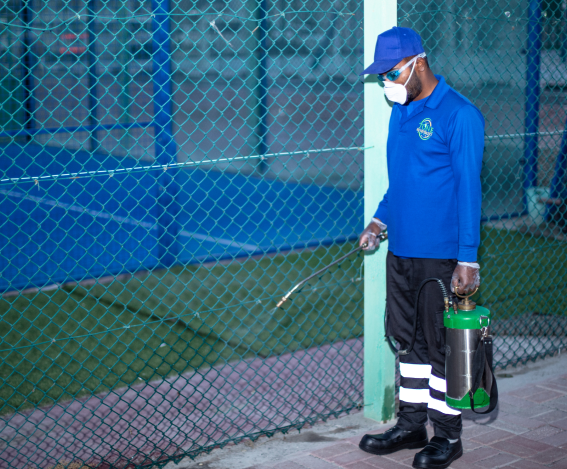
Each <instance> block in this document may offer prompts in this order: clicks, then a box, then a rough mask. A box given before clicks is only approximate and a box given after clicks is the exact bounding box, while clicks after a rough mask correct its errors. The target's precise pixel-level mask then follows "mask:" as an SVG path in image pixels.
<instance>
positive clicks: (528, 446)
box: [490, 436, 553, 458]
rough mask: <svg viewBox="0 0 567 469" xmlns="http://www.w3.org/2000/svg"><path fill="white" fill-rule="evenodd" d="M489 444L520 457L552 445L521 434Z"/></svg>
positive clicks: (538, 451)
mask: <svg viewBox="0 0 567 469" xmlns="http://www.w3.org/2000/svg"><path fill="white" fill-rule="evenodd" d="M490 446H492V447H493V448H495V449H497V450H499V451H504V452H506V453H511V454H514V455H516V456H520V457H522V458H525V457H528V456H533V455H534V454H536V453H540V452H542V451H545V450H547V449H551V448H553V446H551V445H546V444H545V443H542V442H541V441H534V440H529V439H528V438H523V437H522V436H515V437H514V438H509V439H507V440H503V441H499V442H497V443H493V444H491V445H490Z"/></svg>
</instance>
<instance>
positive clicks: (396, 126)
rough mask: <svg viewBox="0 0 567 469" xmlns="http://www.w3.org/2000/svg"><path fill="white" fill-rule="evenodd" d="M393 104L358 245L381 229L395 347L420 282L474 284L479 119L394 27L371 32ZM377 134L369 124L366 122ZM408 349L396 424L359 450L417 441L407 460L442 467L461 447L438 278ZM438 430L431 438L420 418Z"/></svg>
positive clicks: (408, 334) (411, 36)
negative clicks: (378, 189) (449, 394)
mask: <svg viewBox="0 0 567 469" xmlns="http://www.w3.org/2000/svg"><path fill="white" fill-rule="evenodd" d="M363 74H377V75H378V79H379V80H380V81H382V82H383V84H384V92H385V95H386V98H388V100H389V101H391V102H393V103H394V105H393V108H392V115H391V118H390V124H389V128H388V132H389V133H388V143H387V161H388V176H389V187H388V190H387V192H386V194H385V195H384V198H383V199H382V202H380V204H379V206H378V210H377V211H376V214H375V216H374V218H373V220H372V222H371V223H370V224H369V225H368V226H367V227H366V229H365V230H364V231H363V232H362V234H361V236H360V244H361V245H362V244H364V243H368V248H367V249H375V248H376V247H377V245H378V243H379V241H378V235H379V234H380V232H381V231H383V230H385V229H386V228H387V229H388V239H389V252H388V255H387V261H386V295H387V301H386V304H387V306H386V308H387V327H386V333H387V334H388V335H390V336H393V337H394V338H395V339H396V341H397V342H398V343H399V344H400V347H401V348H402V349H407V348H408V346H409V345H410V343H411V338H412V335H413V325H414V319H415V318H414V302H415V297H416V293H417V289H418V288H419V285H420V284H421V282H422V281H423V280H424V279H426V278H430V277H435V278H439V279H441V281H442V282H443V283H444V284H445V286H446V288H447V287H448V286H449V285H450V287H451V290H452V291H453V292H454V291H455V290H457V291H458V293H459V294H465V293H472V292H473V291H474V290H475V289H476V288H478V286H479V284H480V276H479V266H478V264H477V263H476V260H477V249H478V246H479V243H480V210H481V184H480V170H481V165H482V154H483V149H484V119H483V117H482V115H481V113H480V111H479V110H478V109H477V108H476V107H475V106H474V105H473V104H472V103H471V102H470V101H469V100H468V99H467V98H465V97H464V96H462V95H461V94H459V93H458V92H456V91H455V90H453V89H452V88H451V87H450V86H449V85H448V84H447V83H446V82H445V80H444V78H443V77H441V76H438V75H434V74H433V72H432V71H431V69H430V68H429V64H428V61H427V58H426V54H425V52H424V50H423V46H422V43H421V38H420V36H419V35H418V34H417V33H416V32H415V31H413V30H411V29H409V28H398V27H394V28H392V29H390V30H388V31H386V32H384V33H382V34H380V35H379V36H378V41H377V43H376V52H375V55H374V63H372V65H370V67H368V68H367V69H366V70H364V72H363ZM366 131H375V129H366ZM418 306H419V308H418V318H417V320H418V322H417V326H418V328H417V335H416V341H415V344H414V346H413V349H412V350H411V351H410V352H409V354H407V355H400V374H401V383H400V384H401V386H400V410H399V413H398V423H397V424H396V426H394V427H393V428H392V429H390V430H388V431H387V432H386V433H383V434H379V435H365V436H364V438H363V439H362V440H361V442H360V448H361V449H363V450H364V451H368V452H370V453H374V454H389V453H392V452H394V451H398V450H400V449H403V448H422V447H425V448H424V449H423V450H422V451H420V452H419V453H417V454H416V455H415V458H414V462H413V467H417V468H423V469H428V468H446V467H449V465H450V464H451V462H452V461H454V460H455V459H457V458H458V457H460V456H461V455H462V453H463V449H462V444H461V439H460V435H461V430H462V423H461V415H460V412H459V411H457V410H455V409H452V408H450V407H448V406H447V404H446V403H445V392H446V382H445V329H444V326H443V296H442V294H441V291H440V288H439V286H438V285H437V284H436V282H430V283H428V284H426V286H425V287H424V288H423V290H422V293H421V296H420V300H419V305H418ZM428 417H429V419H430V420H431V422H432V424H433V428H434V431H435V436H434V437H433V438H432V439H431V441H428V437H427V431H426V429H425V424H426V422H427V419H428Z"/></svg>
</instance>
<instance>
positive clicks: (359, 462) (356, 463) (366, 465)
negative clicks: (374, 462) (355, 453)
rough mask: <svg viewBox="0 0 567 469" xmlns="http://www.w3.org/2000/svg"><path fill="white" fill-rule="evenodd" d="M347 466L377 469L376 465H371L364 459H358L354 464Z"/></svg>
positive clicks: (350, 467)
mask: <svg viewBox="0 0 567 469" xmlns="http://www.w3.org/2000/svg"><path fill="white" fill-rule="evenodd" d="M345 467H346V468H349V469H376V466H371V465H370V464H368V463H366V462H364V461H358V462H355V463H352V464H349V465H348V466H345Z"/></svg>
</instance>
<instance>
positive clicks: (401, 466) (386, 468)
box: [348, 458, 413, 469]
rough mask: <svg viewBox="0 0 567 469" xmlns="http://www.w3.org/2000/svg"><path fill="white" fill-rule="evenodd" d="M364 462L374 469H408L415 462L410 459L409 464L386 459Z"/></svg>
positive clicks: (352, 468) (353, 468) (351, 468)
mask: <svg viewBox="0 0 567 469" xmlns="http://www.w3.org/2000/svg"><path fill="white" fill-rule="evenodd" d="M362 462H363V463H365V464H368V465H369V466H371V467H372V468H373V469H407V468H408V467H411V463H412V462H413V459H410V460H409V463H400V462H396V461H391V460H389V459H385V458H377V459H368V460H366V461H362ZM355 464H356V463H355ZM348 468H349V469H357V468H356V467H351V466H348ZM364 469H366V468H364Z"/></svg>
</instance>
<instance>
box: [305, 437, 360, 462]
mask: <svg viewBox="0 0 567 469" xmlns="http://www.w3.org/2000/svg"><path fill="white" fill-rule="evenodd" d="M356 448H357V446H356V445H353V444H351V443H343V442H342V441H341V442H340V443H337V444H333V445H330V446H325V447H324V448H321V449H318V450H316V451H313V452H312V453H311V454H312V455H313V456H317V457H319V458H322V459H329V458H330V457H333V456H337V455H339V454H343V453H349V452H351V451H353V450H354V449H356Z"/></svg>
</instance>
